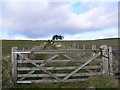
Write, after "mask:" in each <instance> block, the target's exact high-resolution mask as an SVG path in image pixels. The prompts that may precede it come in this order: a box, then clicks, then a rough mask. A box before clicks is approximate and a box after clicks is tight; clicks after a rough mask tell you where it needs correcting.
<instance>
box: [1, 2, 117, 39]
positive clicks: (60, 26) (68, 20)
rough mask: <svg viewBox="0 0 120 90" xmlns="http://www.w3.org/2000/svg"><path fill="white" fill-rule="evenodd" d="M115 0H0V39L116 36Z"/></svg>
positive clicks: (101, 37) (99, 37) (100, 37)
mask: <svg viewBox="0 0 120 90" xmlns="http://www.w3.org/2000/svg"><path fill="white" fill-rule="evenodd" d="M113 1H114V2H113ZM113 1H112V0H110V1H109V0H106V2H104V1H102V0H92V1H90V0H89V1H88V0H84V1H80V0H61V1H60V0H51V1H50V0H0V8H1V12H0V31H1V32H0V39H15V40H16V39H21V40H22V39H34V40H48V39H51V38H52V36H53V35H56V34H58V35H62V36H64V40H95V39H103V38H117V37H118V2H117V0H113Z"/></svg>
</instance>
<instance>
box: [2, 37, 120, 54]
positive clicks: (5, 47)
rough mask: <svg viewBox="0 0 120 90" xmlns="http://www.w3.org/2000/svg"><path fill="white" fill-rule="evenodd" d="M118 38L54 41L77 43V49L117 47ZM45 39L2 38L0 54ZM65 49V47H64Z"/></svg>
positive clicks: (67, 45)
mask: <svg viewBox="0 0 120 90" xmlns="http://www.w3.org/2000/svg"><path fill="white" fill-rule="evenodd" d="M118 40H120V38H119V39H118V38H112V39H100V40H63V41H56V42H60V43H61V44H62V45H64V46H65V47H69V46H70V45H73V44H75V45H78V46H79V47H78V49H82V47H83V45H85V46H86V49H87V48H89V49H91V46H92V45H93V44H94V45H96V46H97V48H99V46H100V45H108V46H112V47H113V48H116V47H118ZM46 41H47V40H36V41H32V40H2V55H3V56H4V55H7V54H10V52H11V47H14V46H17V47H19V49H22V48H25V49H31V48H32V47H34V46H39V45H41V44H42V43H44V42H46ZM66 49H67V48H66Z"/></svg>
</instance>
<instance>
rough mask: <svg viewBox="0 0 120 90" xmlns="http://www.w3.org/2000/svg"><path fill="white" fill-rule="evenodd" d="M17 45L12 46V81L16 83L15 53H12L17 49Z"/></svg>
mask: <svg viewBox="0 0 120 90" xmlns="http://www.w3.org/2000/svg"><path fill="white" fill-rule="evenodd" d="M17 49H18V48H17V47H12V77H13V81H14V83H16V80H17V54H16V53H14V52H15V51H17Z"/></svg>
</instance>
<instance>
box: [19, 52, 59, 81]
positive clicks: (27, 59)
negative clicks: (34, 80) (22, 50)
mask: <svg viewBox="0 0 120 90" xmlns="http://www.w3.org/2000/svg"><path fill="white" fill-rule="evenodd" d="M18 55H19V56H21V57H22V58H24V59H26V61H30V63H31V64H33V65H34V66H36V67H38V68H40V69H41V70H42V71H44V72H46V73H48V74H49V75H50V76H52V77H53V78H55V79H56V80H58V81H61V79H60V78H58V77H57V76H56V75H53V74H52V73H51V72H49V71H47V70H46V69H45V68H43V66H44V65H45V64H46V62H47V61H50V60H52V59H53V58H55V57H57V56H58V55H54V56H52V57H51V58H49V59H48V60H46V62H44V63H42V64H41V65H38V64H36V63H34V62H32V60H31V59H29V58H27V57H24V56H22V54H18ZM34 72H35V71H31V73H34ZM31 73H30V72H29V74H31ZM22 79H24V78H22ZM20 80H21V79H20Z"/></svg>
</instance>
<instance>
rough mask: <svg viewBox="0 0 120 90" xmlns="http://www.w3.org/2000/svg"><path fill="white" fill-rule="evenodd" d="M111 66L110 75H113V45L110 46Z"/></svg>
mask: <svg viewBox="0 0 120 90" xmlns="http://www.w3.org/2000/svg"><path fill="white" fill-rule="evenodd" d="M109 67H110V75H113V61H112V47H109Z"/></svg>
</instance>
